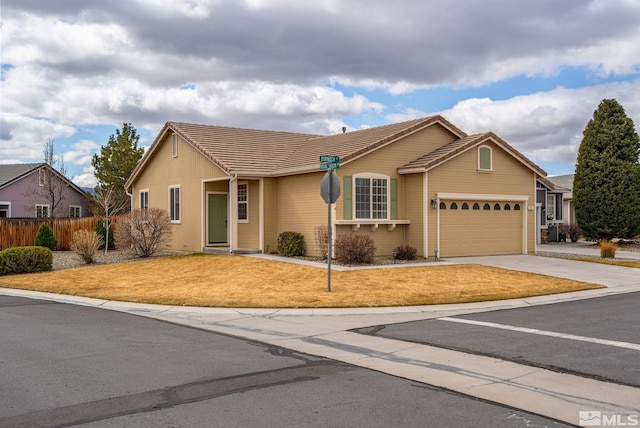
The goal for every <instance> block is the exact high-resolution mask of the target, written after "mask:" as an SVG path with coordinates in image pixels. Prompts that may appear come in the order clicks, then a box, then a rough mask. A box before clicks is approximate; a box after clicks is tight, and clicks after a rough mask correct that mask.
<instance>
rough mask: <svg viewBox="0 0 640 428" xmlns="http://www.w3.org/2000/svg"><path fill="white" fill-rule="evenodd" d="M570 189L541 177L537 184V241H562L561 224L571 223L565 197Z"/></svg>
mask: <svg viewBox="0 0 640 428" xmlns="http://www.w3.org/2000/svg"><path fill="white" fill-rule="evenodd" d="M569 192H570V190H569V189H567V188H565V187H563V186H560V185H558V184H556V183H554V182H553V181H552V180H551V179H550V178H540V179H538V182H537V184H536V218H537V219H538V221H537V224H538V229H537V232H538V233H537V235H536V243H538V244H541V243H542V244H546V243H548V242H558V241H560V233H561V226H562V225H563V224H569V221H568V218H567V217H568V215H567V211H566V208H567V207H566V206H565V197H566V195H567V193H569Z"/></svg>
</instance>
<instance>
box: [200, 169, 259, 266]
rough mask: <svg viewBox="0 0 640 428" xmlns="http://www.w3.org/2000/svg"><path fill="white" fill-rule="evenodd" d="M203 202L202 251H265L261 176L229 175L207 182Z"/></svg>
mask: <svg viewBox="0 0 640 428" xmlns="http://www.w3.org/2000/svg"><path fill="white" fill-rule="evenodd" d="M203 205H204V207H203V208H204V210H203V229H202V234H203V235H202V251H203V252H205V253H210V254H229V253H237V254H260V253H262V252H263V246H264V245H263V238H262V236H263V230H264V226H263V218H262V208H261V206H262V180H261V179H260V180H258V179H250V178H244V179H243V178H236V177H230V178H224V179H216V180H213V181H205V182H204V183H203Z"/></svg>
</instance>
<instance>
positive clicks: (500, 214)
mask: <svg viewBox="0 0 640 428" xmlns="http://www.w3.org/2000/svg"><path fill="white" fill-rule="evenodd" d="M523 209H524V204H523V203H522V202H510V201H504V202H500V201H490V202H487V201H448V200H445V201H441V202H440V256H441V257H454V256H479V255H494V254H521V253H522V239H523V236H522V235H523V233H522V232H523V231H522V216H523V211H522V210H523Z"/></svg>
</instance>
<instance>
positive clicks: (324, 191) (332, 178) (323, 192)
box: [320, 171, 340, 204]
mask: <svg viewBox="0 0 640 428" xmlns="http://www.w3.org/2000/svg"><path fill="white" fill-rule="evenodd" d="M320 196H322V199H324V201H325V202H326V203H328V204H335V203H336V201H337V200H338V198H339V197H340V179H339V178H338V174H336V173H335V171H327V173H326V174H325V175H324V177H322V181H321V182H320Z"/></svg>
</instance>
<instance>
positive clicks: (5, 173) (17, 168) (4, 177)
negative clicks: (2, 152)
mask: <svg viewBox="0 0 640 428" xmlns="http://www.w3.org/2000/svg"><path fill="white" fill-rule="evenodd" d="M42 167H45V168H49V169H51V170H52V171H53V172H54V173H55V174H56V175H57V176H58V177H59V178H60V179H61V180H63V181H65V182H67V184H68V185H69V186H70V187H72V188H73V189H74V190H76V191H77V192H79V193H81V194H84V191H83V190H82V189H81V188H80V187H78V186H77V185H76V184H75V183H74V182H73V181H71V180H69V179H68V178H67V177H65V176H64V175H62V174H60V172H58V171H57V170H56V169H55V168H53V167H51V166H50V165H49V164H47V163H44V162H41V163H16V164H0V189H2V188H4V187H6V186H9V185H10V184H12V183H15V182H16V181H19V180H21V179H22V178H24V177H26V176H27V175H29V174H31V173H33V172H34V171H35V170H37V169H39V168H42Z"/></svg>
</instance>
